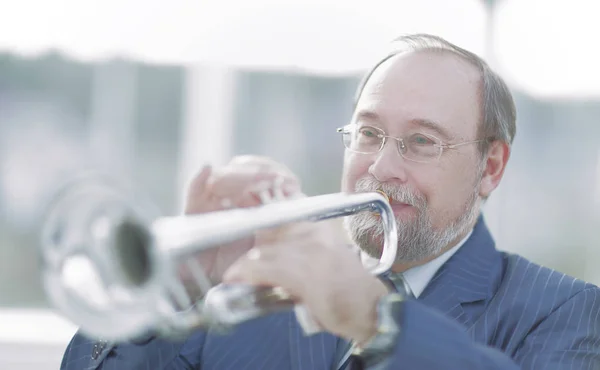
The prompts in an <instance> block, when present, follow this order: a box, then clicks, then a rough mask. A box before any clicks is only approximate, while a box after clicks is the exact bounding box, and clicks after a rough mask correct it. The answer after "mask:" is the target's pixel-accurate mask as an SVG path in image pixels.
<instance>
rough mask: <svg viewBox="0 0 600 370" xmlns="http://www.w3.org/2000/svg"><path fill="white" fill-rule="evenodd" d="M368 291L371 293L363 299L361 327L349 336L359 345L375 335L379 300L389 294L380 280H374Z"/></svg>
mask: <svg viewBox="0 0 600 370" xmlns="http://www.w3.org/2000/svg"><path fill="white" fill-rule="evenodd" d="M369 292H370V293H371V294H370V297H369V299H367V300H365V302H366V304H367V306H366V307H367V314H366V320H361V321H362V324H363V327H361V328H359V330H357V331H356V334H355V335H354V336H353V337H352V338H351V339H352V341H353V342H354V343H356V345H357V346H359V347H361V346H362V345H364V344H366V343H367V342H369V341H370V340H371V339H372V338H373V337H375V336H376V335H377V333H378V329H379V328H378V326H379V321H380V312H379V311H380V307H379V306H380V302H381V299H382V298H383V297H385V296H386V295H388V294H389V291H388V289H387V288H386V286H385V285H384V284H383V283H382V282H381V281H380V280H376V284H375V285H374V287H373V288H372V289H369Z"/></svg>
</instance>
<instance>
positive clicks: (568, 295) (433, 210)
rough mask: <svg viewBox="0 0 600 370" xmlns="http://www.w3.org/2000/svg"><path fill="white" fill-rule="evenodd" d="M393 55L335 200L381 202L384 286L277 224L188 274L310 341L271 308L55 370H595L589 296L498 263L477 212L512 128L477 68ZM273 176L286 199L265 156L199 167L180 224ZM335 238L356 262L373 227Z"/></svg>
mask: <svg viewBox="0 0 600 370" xmlns="http://www.w3.org/2000/svg"><path fill="white" fill-rule="evenodd" d="M392 46H393V50H391V52H390V54H389V55H388V56H387V57H386V58H384V59H383V60H381V61H380V63H378V64H377V65H376V66H375V67H374V68H373V69H372V71H371V73H369V74H368V75H367V78H366V79H365V80H364V83H363V84H361V87H360V89H359V93H358V96H357V102H356V107H355V112H354V115H353V119H352V122H351V123H350V125H348V126H347V127H345V128H343V129H341V130H340V132H341V135H342V137H343V141H344V144H345V146H346V155H345V159H344V171H343V178H342V190H343V191H347V192H363V191H378V190H379V191H382V192H384V193H385V194H386V195H387V196H388V197H389V199H390V203H391V206H392V208H393V210H394V214H395V216H396V219H397V222H398V224H399V234H398V236H399V243H398V256H397V263H396V264H395V265H394V267H393V269H392V270H393V271H392V273H391V274H389V276H387V275H386V276H381V277H379V279H378V278H377V277H374V276H371V275H370V274H369V273H367V272H366V270H365V268H364V267H363V265H362V264H361V262H360V260H359V259H358V258H356V255H355V254H354V253H353V252H352V251H351V250H349V249H348V248H345V247H343V245H344V240H343V239H342V238H340V237H339V236H338V235H337V234H336V233H335V230H334V228H333V227H332V226H331V225H330V224H327V223H316V224H305V223H301V224H298V225H287V226H285V227H281V228H278V229H277V230H274V231H269V232H266V233H260V234H257V235H256V237H255V238H253V239H248V240H244V241H240V242H239V243H236V245H235V246H233V247H232V248H229V249H227V250H225V249H223V250H219V251H218V252H212V254H211V255H208V256H204V257H203V263H204V264H205V266H208V267H210V268H209V270H210V274H211V277H212V278H213V279H214V280H215V281H220V280H221V279H222V280H223V281H225V282H229V283H233V282H244V283H249V284H254V285H267V286H280V287H282V288H283V289H284V290H285V291H287V292H288V293H290V294H291V295H292V296H293V297H294V298H295V299H296V300H297V301H298V302H300V303H302V304H303V305H304V306H305V307H306V308H307V312H309V317H308V320H307V321H312V323H313V324H316V325H317V326H318V329H319V330H320V331H321V333H319V334H315V335H310V336H306V335H304V332H303V329H302V327H301V326H300V325H299V323H298V320H297V317H296V315H294V313H293V312H286V313H281V314H275V315H270V316H267V317H264V318H260V319H257V320H253V321H250V322H247V323H244V324H242V325H240V326H239V327H238V328H236V330H235V332H234V333H232V334H230V335H226V336H219V335H217V334H214V333H211V332H208V333H207V332H203V331H199V332H197V333H194V334H193V335H192V336H191V337H189V338H188V339H187V340H185V341H182V342H169V341H166V340H162V339H156V338H154V339H151V340H149V341H146V342H144V343H138V344H119V345H116V346H114V345H107V346H105V347H104V348H100V349H99V345H98V343H95V342H94V341H92V340H89V339H86V338H84V337H83V336H81V335H77V336H76V337H75V338H74V339H73V341H72V342H71V343H70V345H69V347H68V348H67V350H66V353H65V357H64V360H63V368H64V369H68V370H76V369H103V370H110V369H123V370H126V369H203V370H213V369H222V370H228V369H267V370H271V369H272V370H276V369H298V370H300V369H316V370H321V369H322V370H325V369H338V368H344V369H357V368H361V367H365V368H368V369H444V370H446V369H507V370H508V369H544V370H551V369H578V370H583V369H590V370H592V369H600V290H599V289H598V288H597V287H596V286H594V285H592V284H587V283H585V282H583V281H580V280H577V279H574V278H571V277H568V276H566V275H564V274H562V273H559V272H557V271H552V270H550V269H547V268H543V267H540V266H538V265H535V264H534V263H532V262H530V261H527V260H526V259H524V258H521V257H519V256H516V255H511V254H507V253H501V252H499V251H497V250H496V249H495V246H494V242H493V240H492V238H491V236H490V234H489V232H488V230H487V228H486V226H485V222H484V220H483V217H482V216H481V215H480V207H481V204H482V202H484V201H485V199H487V197H488V196H489V195H490V194H491V193H492V192H493V190H494V189H495V188H496V187H497V186H498V184H499V182H500V180H501V178H502V176H503V173H504V169H505V166H506V164H507V162H508V158H509V154H510V147H511V143H512V141H513V138H514V135H515V131H516V130H515V108H514V103H513V100H512V97H511V95H510V93H509V91H508V89H507V87H506V86H505V84H504V82H503V81H502V80H501V78H500V77H498V76H497V75H496V74H495V73H494V72H492V71H491V70H490V68H489V67H488V66H487V65H486V64H485V63H484V62H483V61H482V60H481V59H480V58H478V57H477V56H475V55H473V54H472V53H469V52H467V51H465V50H463V49H460V48H458V47H456V46H454V45H452V44H450V43H448V42H446V41H445V40H443V39H441V38H438V37H435V36H429V35H411V36H405V37H401V38H399V39H398V40H396V42H395V43H394V44H393V45H392ZM277 178H279V179H283V189H284V193H285V194H286V195H293V194H296V193H297V190H298V187H299V185H298V181H297V179H296V178H295V177H294V176H293V174H290V173H289V171H288V170H287V169H285V168H283V167H282V166H281V165H279V164H276V163H273V162H272V161H270V160H268V159H264V158H254V157H244V158H236V159H234V160H233V161H232V163H230V164H229V165H228V166H226V167H225V168H224V169H221V170H218V171H211V170H210V169H204V170H203V171H201V173H200V174H199V175H198V177H197V178H196V179H195V180H194V182H193V183H192V186H191V188H190V193H189V199H188V205H187V206H188V207H187V212H188V213H195V212H208V211H213V210H216V209H222V208H227V207H245V206H251V205H256V204H257V203H259V201H258V200H257V197H256V194H260V193H261V190H262V193H264V191H268V186H267V187H265V188H262V189H261V188H260V187H261V186H263V185H264V184H267V185H268V184H269V183H271V182H272V181H274V180H275V179H277ZM257 187H259V188H258V189H257ZM345 226H346V228H347V230H348V232H349V235H350V236H351V237H352V240H353V241H354V243H355V244H356V245H357V246H358V247H360V249H361V250H362V253H363V257H364V258H363V262H365V263H366V262H367V261H368V260H369V258H376V257H378V255H379V253H380V252H381V245H382V242H381V240H382V230H381V228H380V226H379V223H378V220H377V217H376V216H374V215H371V214H368V213H365V214H359V215H355V216H353V217H349V218H348V219H347V220H346V223H345ZM248 250H250V251H251V252H249V253H245V252H246V251H248ZM411 296H414V297H415V298H411ZM304 319H306V318H304ZM94 345H96V347H95V349H94ZM100 347H102V346H100ZM350 352H352V353H355V354H357V355H356V356H350V357H349V356H348V355H349V354H350Z"/></svg>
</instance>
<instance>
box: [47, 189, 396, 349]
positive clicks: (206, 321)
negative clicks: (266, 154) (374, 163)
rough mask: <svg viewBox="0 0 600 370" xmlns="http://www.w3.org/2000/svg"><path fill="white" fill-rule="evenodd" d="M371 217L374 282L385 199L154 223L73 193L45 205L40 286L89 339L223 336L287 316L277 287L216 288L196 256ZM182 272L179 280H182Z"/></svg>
mask: <svg viewBox="0 0 600 370" xmlns="http://www.w3.org/2000/svg"><path fill="white" fill-rule="evenodd" d="M362 211H369V212H377V213H379V214H380V215H381V218H380V220H381V222H382V223H383V226H384V230H385V233H384V248H383V252H382V255H381V260H380V263H379V265H377V266H376V267H375V268H373V269H372V270H371V273H373V274H380V273H382V272H384V271H387V270H388V269H389V268H390V267H391V265H392V264H393V262H394V260H395V257H396V244H397V229H396V227H397V226H396V222H395V219H394V214H393V211H392V210H391V208H390V206H389V204H388V201H387V198H386V197H385V194H380V193H377V192H373V193H358V194H346V193H336V194H328V195H320V196H315V197H308V198H301V199H292V200H284V201H280V202H275V203H270V204H266V205H263V206H260V207H256V208H245V209H232V210H227V211H220V212H213V213H207V214H200V215H190V216H174V217H156V216H154V217H153V216H152V212H148V210H147V209H146V208H145V207H143V206H141V205H140V204H137V203H136V202H135V201H134V200H133V198H131V197H128V196H127V195H126V193H124V192H122V191H120V190H119V189H118V188H115V187H113V186H108V185H106V184H101V183H98V182H94V181H92V182H90V181H87V182H86V181H82V182H79V183H75V184H70V185H69V186H68V187H66V188H65V189H63V191H62V192H60V193H59V194H58V197H57V198H56V200H55V202H54V203H53V204H52V205H51V207H50V209H49V213H48V215H47V218H46V220H45V225H44V229H43V233H42V242H41V252H42V253H41V254H42V257H43V258H42V273H43V275H42V278H43V284H44V287H45V290H46V295H47V297H48V299H49V301H50V303H51V304H52V305H53V306H54V307H56V308H57V309H58V311H59V312H61V313H62V314H63V315H64V316H65V317H66V318H67V319H69V320H71V321H72V322H73V323H74V324H76V325H78V326H79V327H80V329H81V331H83V332H85V333H86V334H87V335H89V336H92V337H100V338H103V339H105V340H111V341H127V340H132V339H135V338H137V337H141V336H145V335H148V334H150V333H151V334H153V335H160V336H164V337H178V336H185V335H186V334H188V333H189V332H191V331H193V330H197V329H205V328H216V329H223V330H226V329H228V328H231V327H233V326H235V325H237V324H239V323H241V322H244V321H247V320H251V319H253V318H257V317H260V316H263V315H268V314H270V313H272V312H276V311H279V310H285V309H291V308H293V305H294V302H292V301H291V300H290V297H288V296H287V295H286V294H285V292H283V291H282V290H281V289H280V288H278V287H270V288H265V287H260V288H259V287H253V286H247V285H238V284H236V285H224V284H219V285H216V286H212V284H211V282H210V281H209V279H208V278H207V276H206V274H205V273H204V270H203V269H202V266H201V264H200V263H199V262H198V256H199V255H200V254H201V253H202V252H203V251H206V250H209V249H212V248H227V245H228V243H231V242H234V241H236V240H240V239H242V238H245V237H248V236H251V235H253V234H254V233H255V232H256V231H258V230H262V229H268V228H272V227H277V226H280V225H284V224H287V223H292V222H299V221H313V222H319V221H323V220H327V219H332V218H337V217H343V216H348V215H351V214H354V213H357V212H362ZM182 269H185V270H186V271H187V274H185V278H184V277H182V274H181V273H180V272H181V270H182Z"/></svg>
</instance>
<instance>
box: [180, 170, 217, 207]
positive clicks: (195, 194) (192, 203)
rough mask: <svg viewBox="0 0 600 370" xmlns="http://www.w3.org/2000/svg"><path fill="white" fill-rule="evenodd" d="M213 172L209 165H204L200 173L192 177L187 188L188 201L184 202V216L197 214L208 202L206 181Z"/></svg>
mask: <svg viewBox="0 0 600 370" xmlns="http://www.w3.org/2000/svg"><path fill="white" fill-rule="evenodd" d="M212 172H213V169H212V166H211V165H205V166H204V167H202V169H201V170H200V172H199V173H198V174H197V175H196V176H194V178H193V179H192V181H191V182H190V185H189V188H188V200H187V202H186V207H185V210H184V212H185V214H193V213H197V212H199V211H200V210H201V209H202V207H203V205H204V204H206V202H207V200H208V197H209V195H208V192H207V187H208V180H209V178H210V176H211V174H212Z"/></svg>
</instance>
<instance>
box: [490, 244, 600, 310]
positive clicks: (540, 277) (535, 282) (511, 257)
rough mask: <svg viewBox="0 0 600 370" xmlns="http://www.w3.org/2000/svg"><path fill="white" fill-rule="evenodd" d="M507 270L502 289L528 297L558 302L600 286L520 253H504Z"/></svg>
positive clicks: (542, 301)
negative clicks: (531, 259)
mask: <svg viewBox="0 0 600 370" xmlns="http://www.w3.org/2000/svg"><path fill="white" fill-rule="evenodd" d="M503 254H504V258H505V260H506V270H505V273H504V277H503V279H502V284H501V290H503V291H504V292H505V293H509V292H510V293H512V294H515V295H517V296H520V297H522V298H524V299H527V300H535V301H537V300H541V301H539V302H540V303H546V304H550V305H551V306H555V307H556V306H559V305H561V304H562V303H564V302H566V301H568V300H569V299H571V298H572V297H573V296H575V295H577V294H578V293H580V292H582V291H584V290H598V287H597V286H596V285H594V284H591V283H588V282H586V281H583V280H581V279H578V278H575V277H573V276H570V275H567V274H565V273H562V272H559V271H557V270H554V269H551V268H549V267H546V266H542V265H540V264H537V263H535V262H532V261H530V260H528V259H527V258H524V257H522V256H519V255H517V254H510V253H503Z"/></svg>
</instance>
